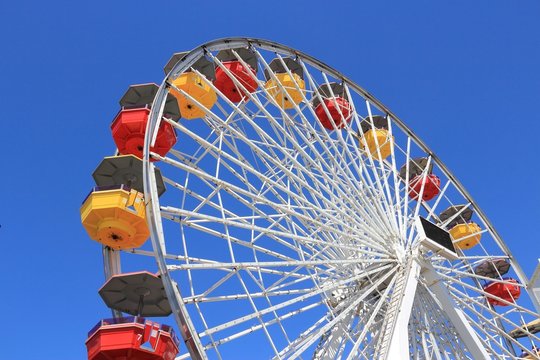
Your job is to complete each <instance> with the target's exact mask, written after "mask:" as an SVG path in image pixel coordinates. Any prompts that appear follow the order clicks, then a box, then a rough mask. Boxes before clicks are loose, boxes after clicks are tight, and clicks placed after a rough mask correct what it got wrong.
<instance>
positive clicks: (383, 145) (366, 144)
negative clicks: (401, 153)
mask: <svg viewBox="0 0 540 360" xmlns="http://www.w3.org/2000/svg"><path fill="white" fill-rule="evenodd" d="M360 145H361V146H362V147H363V148H364V149H365V150H366V151H368V152H369V153H370V154H371V156H373V157H374V158H376V159H379V160H384V159H386V158H387V157H388V156H389V155H390V154H391V153H392V146H393V145H394V137H393V136H391V135H390V133H389V132H388V130H386V129H371V130H368V131H366V132H365V133H364V134H363V135H362V138H361V140H360ZM379 154H380V155H379Z"/></svg>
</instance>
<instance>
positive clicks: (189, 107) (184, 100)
mask: <svg viewBox="0 0 540 360" xmlns="http://www.w3.org/2000/svg"><path fill="white" fill-rule="evenodd" d="M187 54H188V52H181V53H176V54H174V55H173V56H172V57H171V59H170V60H169V61H168V62H167V64H166V65H165V67H164V69H163V70H164V71H165V74H167V75H169V83H170V84H171V85H172V86H171V87H170V89H169V93H170V94H171V95H172V96H174V97H175V98H176V99H177V100H178V105H179V108H180V113H181V114H182V117H183V118H184V119H187V120H192V119H197V118H202V117H204V116H205V115H206V113H207V111H209V110H210V109H212V107H213V106H214V104H215V103H216V101H217V95H216V92H215V91H214V89H213V88H212V87H211V86H210V83H211V82H213V81H215V80H216V71H215V69H214V64H213V63H212V62H211V61H210V60H208V59H207V58H206V57H204V56H203V57H200V58H199V59H197V61H195V63H194V64H192V65H191V66H190V67H189V68H188V69H187V70H185V71H184V72H183V73H182V74H180V75H179V76H178V77H174V76H175V74H170V72H171V71H172V69H173V68H174V66H175V65H176V64H177V63H178V62H179V61H182V60H183V59H184V57H185V56H186V55H187Z"/></svg>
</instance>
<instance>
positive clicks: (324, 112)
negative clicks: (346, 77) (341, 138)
mask: <svg viewBox="0 0 540 360" xmlns="http://www.w3.org/2000/svg"><path fill="white" fill-rule="evenodd" d="M312 106H313V108H314V109H315V115H316V116H317V119H319V121H320V122H321V124H322V126H323V127H324V128H325V129H327V130H334V129H342V128H343V127H345V125H346V124H347V123H348V122H349V121H350V120H351V117H352V108H351V104H350V103H349V101H348V97H347V94H346V92H345V88H344V87H343V85H342V84H338V83H335V82H332V83H329V84H323V85H321V86H319V88H317V90H316V91H315V93H314V94H313V99H312Z"/></svg>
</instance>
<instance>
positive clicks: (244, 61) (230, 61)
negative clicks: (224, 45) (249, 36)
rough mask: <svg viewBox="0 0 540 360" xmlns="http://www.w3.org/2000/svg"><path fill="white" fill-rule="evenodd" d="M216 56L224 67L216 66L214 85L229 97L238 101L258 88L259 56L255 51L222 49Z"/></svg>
mask: <svg viewBox="0 0 540 360" xmlns="http://www.w3.org/2000/svg"><path fill="white" fill-rule="evenodd" d="M235 53H236V54H235ZM237 55H238V57H237ZM216 58H217V59H218V60H220V62H221V65H222V66H223V67H221V66H219V65H217V64H216V66H215V68H216V79H215V80H214V86H215V87H216V88H217V89H218V90H219V91H221V92H222V93H223V95H225V97H226V98H227V99H229V100H230V101H232V102H233V103H237V102H240V101H242V100H244V99H246V98H247V97H248V96H247V93H252V92H254V91H255V90H257V87H258V86H259V84H258V82H257V57H256V55H255V53H254V52H252V51H251V50H248V49H246V48H237V49H228V50H221V51H220V52H218V53H217V55H216ZM240 59H241V61H240ZM227 72H228V73H227ZM229 73H230V74H229Z"/></svg>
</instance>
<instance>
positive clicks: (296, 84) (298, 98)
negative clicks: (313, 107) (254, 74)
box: [264, 73, 306, 109]
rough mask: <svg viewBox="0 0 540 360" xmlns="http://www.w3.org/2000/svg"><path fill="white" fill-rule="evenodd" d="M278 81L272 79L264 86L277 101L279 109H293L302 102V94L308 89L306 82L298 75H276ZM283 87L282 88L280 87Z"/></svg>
mask: <svg viewBox="0 0 540 360" xmlns="http://www.w3.org/2000/svg"><path fill="white" fill-rule="evenodd" d="M274 76H275V77H276V79H270V80H268V81H267V82H266V84H265V85H264V87H265V89H266V91H268V93H269V94H270V96H272V97H273V98H274V100H276V102H277V104H278V106H279V107H281V108H283V109H292V108H293V107H294V105H298V104H300V102H302V99H303V96H302V93H303V91H304V90H305V88H306V84H305V82H304V80H302V79H301V78H300V76H298V75H297V74H292V76H290V75H289V74H287V73H283V74H274ZM280 85H281V86H280Z"/></svg>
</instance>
